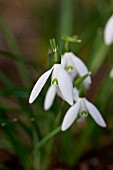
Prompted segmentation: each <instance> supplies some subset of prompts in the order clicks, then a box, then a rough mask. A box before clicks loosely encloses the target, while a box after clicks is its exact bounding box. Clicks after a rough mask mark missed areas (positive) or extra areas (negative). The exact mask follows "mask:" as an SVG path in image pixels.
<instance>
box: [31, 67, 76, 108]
mask: <svg viewBox="0 0 113 170" xmlns="http://www.w3.org/2000/svg"><path fill="white" fill-rule="evenodd" d="M50 74H52V76H51V84H52V85H53V86H58V87H59V89H60V91H61V94H62V96H63V98H64V100H65V101H67V102H68V103H69V104H70V105H73V85H72V82H71V80H70V77H69V75H68V74H67V72H66V71H65V70H64V68H63V67H62V65H61V64H54V66H53V67H52V68H51V69H50V70H48V71H47V72H45V73H44V74H43V75H42V76H41V77H40V78H39V79H38V81H37V82H36V84H35V85H34V87H33V89H32V92H31V95H30V98H29V103H32V102H33V101H34V100H35V99H36V97H37V96H38V95H39V93H40V92H41V90H42V88H43V87H44V85H45V83H46V81H47V79H48V78H49V76H50Z"/></svg>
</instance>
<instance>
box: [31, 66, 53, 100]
mask: <svg viewBox="0 0 113 170" xmlns="http://www.w3.org/2000/svg"><path fill="white" fill-rule="evenodd" d="M52 70H53V67H52V68H51V69H50V70H49V71H46V72H45V73H44V74H43V75H42V76H41V77H40V78H39V79H38V81H37V82H36V84H35V85H34V87H33V89H32V92H31V95H30V98H29V103H32V102H33V101H34V100H35V99H36V97H37V96H38V95H39V93H40V92H41V90H42V88H43V86H44V84H45V83H46V81H47V79H48V78H49V76H50V74H51V72H52Z"/></svg>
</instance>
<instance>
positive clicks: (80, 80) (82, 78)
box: [73, 72, 91, 87]
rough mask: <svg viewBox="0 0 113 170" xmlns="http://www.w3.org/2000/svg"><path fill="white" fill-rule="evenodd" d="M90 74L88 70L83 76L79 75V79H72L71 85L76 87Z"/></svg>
mask: <svg viewBox="0 0 113 170" xmlns="http://www.w3.org/2000/svg"><path fill="white" fill-rule="evenodd" d="M90 75H91V72H88V73H87V74H85V75H84V76H83V77H80V78H79V79H77V80H76V81H74V83H73V86H74V87H77V86H79V85H80V84H81V83H82V82H83V81H84V80H85V79H86V78H87V77H88V76H90Z"/></svg>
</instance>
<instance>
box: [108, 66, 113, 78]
mask: <svg viewBox="0 0 113 170" xmlns="http://www.w3.org/2000/svg"><path fill="white" fill-rule="evenodd" d="M109 77H110V78H111V79H113V68H112V69H111V71H110V73H109Z"/></svg>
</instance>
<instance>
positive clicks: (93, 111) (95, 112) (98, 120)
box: [84, 98, 106, 127]
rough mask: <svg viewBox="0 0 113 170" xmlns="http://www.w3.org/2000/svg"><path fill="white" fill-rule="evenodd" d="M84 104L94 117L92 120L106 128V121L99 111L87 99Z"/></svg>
mask: <svg viewBox="0 0 113 170" xmlns="http://www.w3.org/2000/svg"><path fill="white" fill-rule="evenodd" d="M84 102H85V104H86V107H87V110H88V112H89V114H90V115H91V116H92V118H93V119H94V120H95V122H96V123H97V124H98V125H100V126H102V127H106V123H105V121H104V119H103V118H102V116H101V114H100V112H99V111H98V109H97V108H96V107H95V106H94V105H93V104H92V103H90V102H89V101H88V100H87V99H85V98H84Z"/></svg>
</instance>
